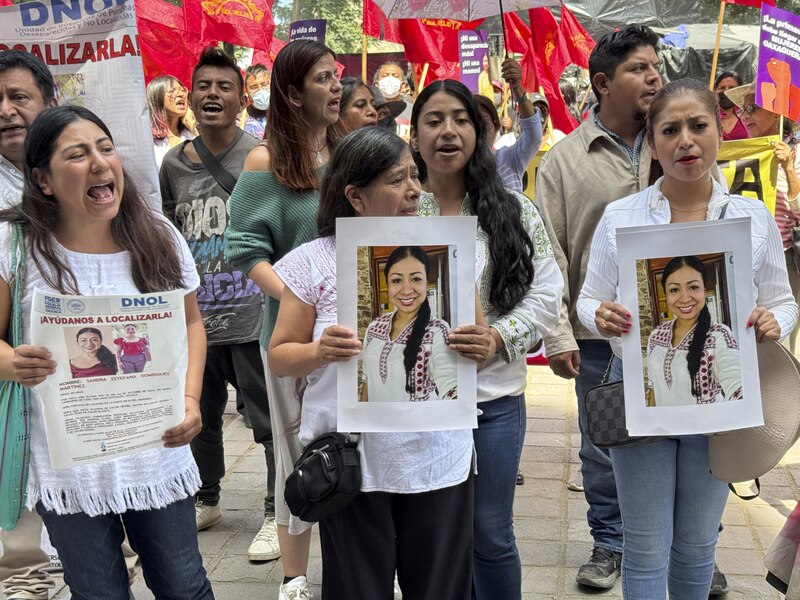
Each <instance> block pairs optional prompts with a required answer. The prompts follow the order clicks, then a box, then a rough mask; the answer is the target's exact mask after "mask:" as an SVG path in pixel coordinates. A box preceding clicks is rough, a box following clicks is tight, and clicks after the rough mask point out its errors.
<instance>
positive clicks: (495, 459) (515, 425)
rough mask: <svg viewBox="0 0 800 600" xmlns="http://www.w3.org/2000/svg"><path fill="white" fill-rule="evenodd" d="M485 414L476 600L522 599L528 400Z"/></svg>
mask: <svg viewBox="0 0 800 600" xmlns="http://www.w3.org/2000/svg"><path fill="white" fill-rule="evenodd" d="M478 408H480V409H481V410H482V411H483V414H482V415H480V416H479V417H478V428H477V429H475V430H474V437H475V451H476V453H477V456H478V474H477V475H476V476H475V513H474V515H475V516H474V518H473V524H474V533H475V553H474V556H475V560H474V562H473V566H472V582H473V587H472V597H473V598H474V599H478V600H485V599H491V598H503V599H504V600H515V599H516V600H519V598H521V597H522V566H521V563H520V559H519V551H518V550H517V541H516V538H515V537H514V492H515V490H516V485H517V470H518V469H519V459H520V456H521V455H522V444H523V442H524V441H525V395H524V394H520V395H519V396H503V397H501V398H497V399H496V400H490V401H488V402H481V403H480V404H479V405H478Z"/></svg>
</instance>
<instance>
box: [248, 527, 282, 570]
mask: <svg viewBox="0 0 800 600" xmlns="http://www.w3.org/2000/svg"><path fill="white" fill-rule="evenodd" d="M280 555H281V548H280V546H279V545H278V526H277V525H276V524H275V517H267V518H265V519H264V524H263V525H262V526H261V529H259V530H258V533H257V534H256V537H254V538H253V543H252V544H250V549H249V550H248V551H247V558H249V559H250V560H253V561H264V560H273V559H275V558H280Z"/></svg>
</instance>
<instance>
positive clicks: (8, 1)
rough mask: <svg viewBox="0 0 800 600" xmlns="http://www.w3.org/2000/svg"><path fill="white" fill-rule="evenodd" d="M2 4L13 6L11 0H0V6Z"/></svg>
mask: <svg viewBox="0 0 800 600" xmlns="http://www.w3.org/2000/svg"><path fill="white" fill-rule="evenodd" d="M3 6H14V3H13V2H12V1H11V0H0V7H3Z"/></svg>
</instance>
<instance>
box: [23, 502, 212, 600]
mask: <svg viewBox="0 0 800 600" xmlns="http://www.w3.org/2000/svg"><path fill="white" fill-rule="evenodd" d="M36 510H37V511H38V512H39V514H40V515H41V517H42V521H44V524H45V526H46V527H47V531H48V533H49V534H50V541H51V542H52V544H53V546H54V547H55V549H56V550H58V556H59V558H60V559H61V564H62V565H63V567H64V581H65V583H66V584H67V585H68V586H69V588H70V592H71V593H72V598H73V600H129V598H130V592H129V589H128V583H129V582H128V569H127V568H126V567H125V557H124V556H123V555H122V549H121V548H120V545H121V544H122V540H123V538H124V537H125V532H126V531H127V533H128V539H129V540H130V544H131V547H133V549H134V550H135V551H136V553H137V554H138V555H139V558H140V559H141V561H142V571H143V572H144V579H145V582H146V583H147V587H148V588H150V591H151V592H153V595H154V596H155V597H156V600H168V599H169V600H214V593H213V592H212V591H211V584H210V583H209V581H208V577H206V571H205V569H204V568H203V559H202V557H201V556H200V550H199V549H198V547H197V526H196V524H195V516H194V498H192V497H188V498H186V499H184V500H179V501H177V502H173V503H172V504H170V505H168V506H166V507H164V508H159V509H154V510H129V511H127V512H124V513H122V514H116V513H108V514H104V515H99V516H97V517H90V516H88V515H87V514H86V513H74V514H69V515H59V514H56V513H55V512H53V511H50V510H47V509H45V508H44V507H43V506H42V504H41V502H40V503H39V504H37V505H36ZM123 525H124V530H123Z"/></svg>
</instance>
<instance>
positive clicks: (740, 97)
mask: <svg viewBox="0 0 800 600" xmlns="http://www.w3.org/2000/svg"><path fill="white" fill-rule="evenodd" d="M755 93H756V84H755V83H748V84H747V85H740V86H739V87H735V88H731V89H729V90H725V95H726V96H727V97H728V99H729V100H730V101H731V102H733V103H734V104H735V105H736V106H738V107H739V108H744V99H745V98H747V96H748V95H750V94H755Z"/></svg>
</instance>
